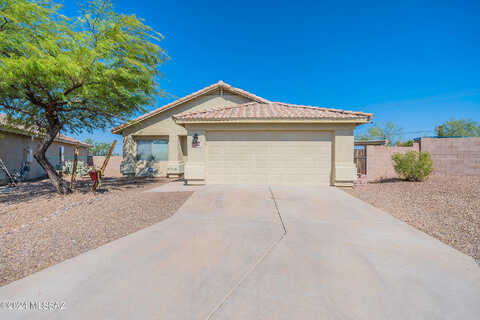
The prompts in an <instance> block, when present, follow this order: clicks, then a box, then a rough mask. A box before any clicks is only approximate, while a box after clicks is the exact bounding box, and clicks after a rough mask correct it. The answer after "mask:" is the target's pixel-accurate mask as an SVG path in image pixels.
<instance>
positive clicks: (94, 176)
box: [88, 170, 98, 181]
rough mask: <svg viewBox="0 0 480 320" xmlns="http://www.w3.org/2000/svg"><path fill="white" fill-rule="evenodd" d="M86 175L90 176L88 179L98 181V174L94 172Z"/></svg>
mask: <svg viewBox="0 0 480 320" xmlns="http://www.w3.org/2000/svg"><path fill="white" fill-rule="evenodd" d="M88 174H89V175H90V179H92V181H97V180H98V174H97V171H96V170H92V171H88Z"/></svg>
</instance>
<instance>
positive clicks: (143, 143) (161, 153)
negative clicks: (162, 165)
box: [137, 139, 168, 161]
mask: <svg viewBox="0 0 480 320" xmlns="http://www.w3.org/2000/svg"><path fill="white" fill-rule="evenodd" d="M137 160H146V161H166V160H168V141H167V140H160V139H151V140H137Z"/></svg>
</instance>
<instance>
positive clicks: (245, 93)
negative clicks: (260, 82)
mask: <svg viewBox="0 0 480 320" xmlns="http://www.w3.org/2000/svg"><path fill="white" fill-rule="evenodd" d="M219 88H222V89H226V90H228V91H230V92H233V93H236V94H239V95H241V96H244V97H247V98H250V99H252V100H254V101H257V102H263V103H267V102H269V101H268V100H266V99H264V98H262V97H259V96H257V95H254V94H253V93H250V92H248V91H245V90H242V89H239V88H234V87H232V86H231V85H229V84H227V83H225V82H223V81H222V80H220V81H218V82H217V83H214V84H212V85H209V86H208V87H205V88H203V89H200V90H198V91H196V92H194V93H191V94H189V95H187V96H185V97H183V98H180V99H178V100H175V101H173V102H170V103H169V104H166V105H164V106H162V107H160V108H158V109H155V110H153V111H150V112H148V113H146V114H144V115H141V116H140V117H138V118H136V119H133V120H131V121H129V122H126V123H124V124H121V125H119V126H118V127H115V128H113V129H112V130H111V132H112V133H120V132H121V130H123V129H125V128H128V127H130V126H132V125H134V124H136V123H139V122H141V121H143V120H146V119H148V118H151V117H153V116H155V115H157V114H159V113H161V112H164V111H166V110H168V109H171V108H173V107H175V106H177V105H179V104H181V103H183V102H187V101H189V100H192V99H194V98H196V97H199V96H201V95H203V94H205V93H208V92H210V91H213V90H216V89H219Z"/></svg>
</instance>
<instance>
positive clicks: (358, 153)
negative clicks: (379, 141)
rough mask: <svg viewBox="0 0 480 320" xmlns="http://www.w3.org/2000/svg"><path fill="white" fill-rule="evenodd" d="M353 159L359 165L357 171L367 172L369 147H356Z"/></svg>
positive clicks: (360, 172)
mask: <svg viewBox="0 0 480 320" xmlns="http://www.w3.org/2000/svg"><path fill="white" fill-rule="evenodd" d="M353 159H354V161H355V165H356V166H357V173H359V174H367V149H365V148H361V149H354V157H353Z"/></svg>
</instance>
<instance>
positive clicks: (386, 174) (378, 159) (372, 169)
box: [366, 143, 419, 181]
mask: <svg viewBox="0 0 480 320" xmlns="http://www.w3.org/2000/svg"><path fill="white" fill-rule="evenodd" d="M366 148H367V180H368V181H377V180H382V179H392V178H398V175H397V173H396V172H395V169H394V168H393V162H392V155H393V154H394V153H406V152H408V151H418V150H419V145H418V143H415V144H414V145H413V146H412V147H389V146H366Z"/></svg>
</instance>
